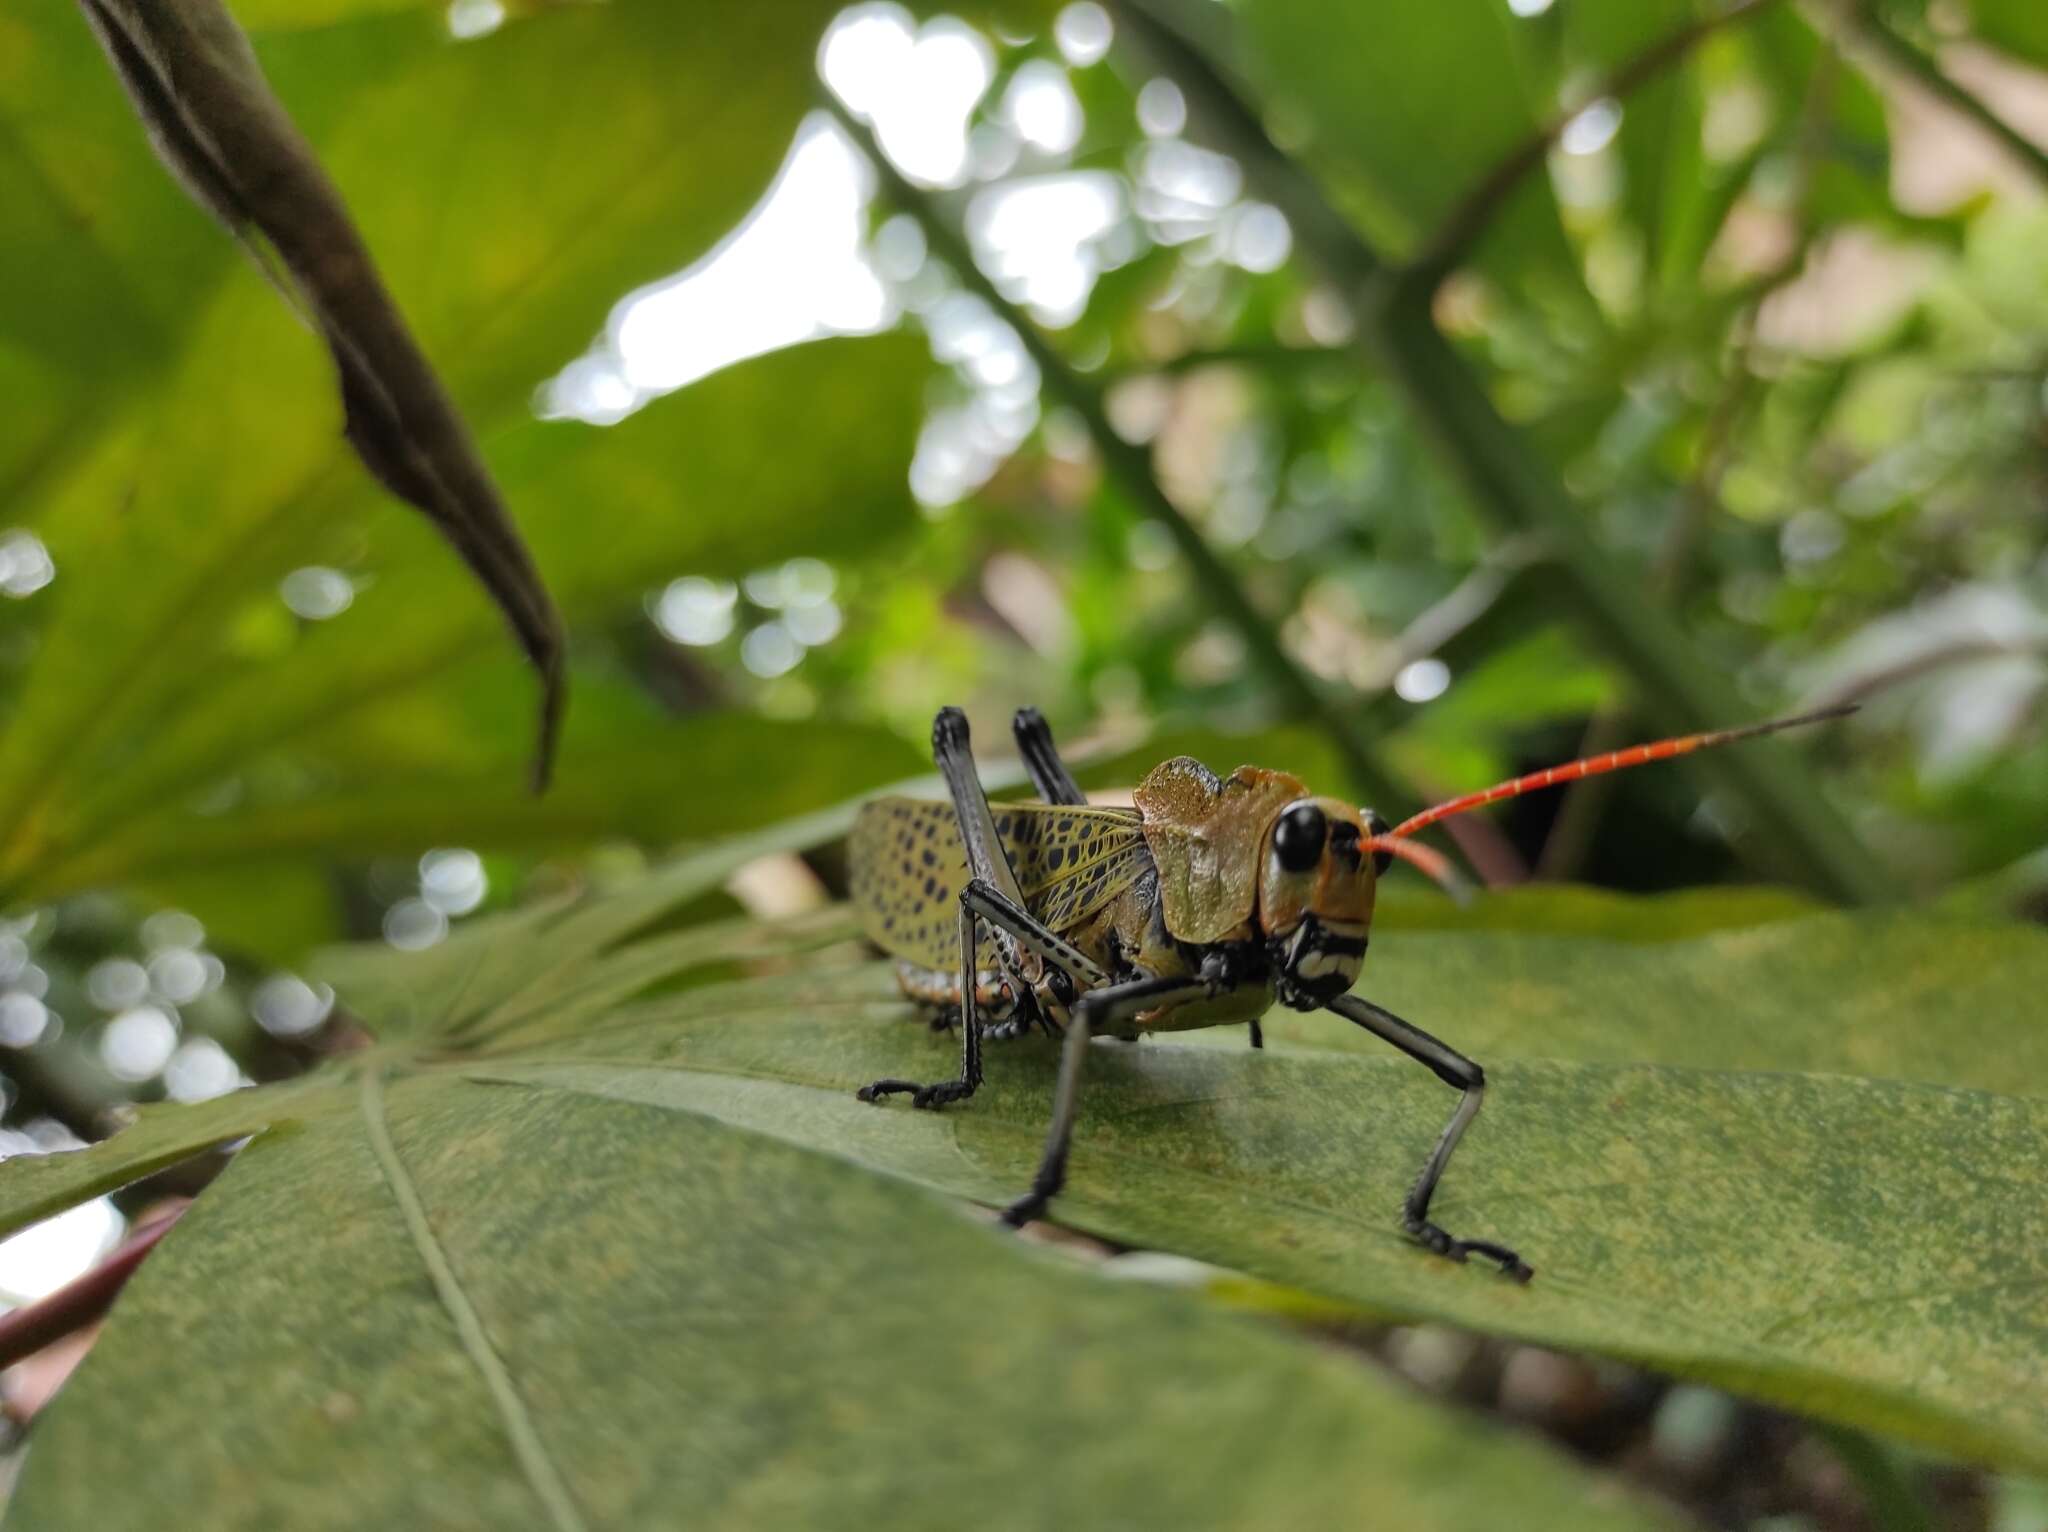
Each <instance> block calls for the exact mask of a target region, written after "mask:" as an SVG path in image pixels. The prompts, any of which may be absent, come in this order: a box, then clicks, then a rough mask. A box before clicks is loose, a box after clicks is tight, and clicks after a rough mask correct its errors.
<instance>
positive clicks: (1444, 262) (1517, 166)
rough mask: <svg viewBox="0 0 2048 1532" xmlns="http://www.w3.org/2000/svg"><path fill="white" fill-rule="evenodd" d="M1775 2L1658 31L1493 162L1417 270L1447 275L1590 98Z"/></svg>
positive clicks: (1750, 3)
mask: <svg viewBox="0 0 2048 1532" xmlns="http://www.w3.org/2000/svg"><path fill="white" fill-rule="evenodd" d="M1775 4H1777V0H1742V3H1741V4H1739V5H1736V6H1733V7H1731V8H1730V9H1728V10H1725V11H1723V12H1721V13H1720V14H1719V15H1717V16H1706V17H1702V18H1701V19H1700V20H1698V21H1695V22H1693V23H1691V24H1690V25H1688V26H1683V27H1680V28H1678V29H1677V30H1676V31H1674V32H1671V33H1669V34H1668V35H1666V36H1664V37H1660V38H1658V39H1657V41H1655V42H1654V43H1652V44H1650V46H1649V47H1647V48H1645V49H1643V51H1642V52H1640V53H1638V54H1636V55H1635V57H1633V58H1631V59H1629V60H1628V61H1627V62H1626V63H1624V64H1622V65H1621V66H1620V67H1619V68H1617V69H1615V70H1614V71H1613V72H1612V73H1610V74H1609V75H1607V77H1606V78H1604V79H1603V80H1601V81H1600V83H1599V84H1598V85H1597V86H1595V87H1594V88H1593V89H1592V90H1591V91H1589V92H1587V94H1586V98H1585V101H1584V102H1582V103H1581V104H1580V106H1579V107H1578V108H1577V109H1576V110H1574V111H1571V112H1566V113H1563V114H1562V115H1560V116H1558V117H1556V118H1554V119H1552V120H1551V121H1550V122H1549V123H1547V124H1546V125H1544V126H1543V127H1541V128H1539V129H1537V130H1536V132H1535V133H1533V134H1531V135H1530V136H1529V137H1528V138H1526V139H1524V140H1523V141H1522V142H1521V143H1519V144H1517V145H1516V146H1515V147H1514V148H1513V149H1512V150H1510V151H1509V152H1508V153H1507V154H1505V155H1503V156H1502V157H1501V159H1500V161H1499V162H1498V163H1497V164H1495V165H1494V167H1493V168H1492V169H1491V170H1489V171H1488V172H1487V173H1486V174H1485V175H1484V176H1483V177H1481V178H1480V180H1479V182H1478V183H1477V184H1476V185H1475V186H1474V187H1473V188H1472V190H1471V191H1470V192H1468V193H1467V194H1466V195H1465V196H1464V197H1462V198H1461V199H1459V202H1458V205H1457V206H1456V207H1454V208H1452V209H1451V212H1450V215H1449V216H1448V217H1446V218H1445V219H1444V221H1443V223H1442V224H1441V225H1440V226H1439V227H1438V229H1437V231H1436V233H1435V234H1434V235H1433V236H1432V237H1431V238H1430V240H1429V243H1428V244H1427V245H1426V246H1425V247H1424V249H1423V251H1422V253H1421V254H1420V255H1418V256H1417V257H1416V258H1415V261H1414V266H1415V268H1416V269H1417V270H1418V271H1423V272H1428V273H1431V274H1432V277H1433V280H1432V282H1431V286H1435V285H1436V284H1437V283H1440V282H1442V280H1443V279H1444V278H1445V277H1446V276H1448V275H1449V274H1450V273H1451V272H1452V271H1454V270H1455V269H1457V267H1458V266H1459V265H1460V264H1462V263H1463V262H1464V260H1465V259H1466V257H1467V256H1468V255H1470V254H1471V251H1472V247H1473V246H1474V245H1476V244H1478V242H1479V241H1480V239H1481V238H1482V237H1483V236H1484V235H1485V233H1486V230H1487V228H1488V226H1489V225H1490V224H1492V222H1493V220H1494V218H1495V216H1496V215H1497V214H1498V213H1499V212H1500V210H1501V207H1502V205H1503V204H1504V203H1506V201H1507V200H1508V198H1509V197H1511V196H1512V195H1514V191H1515V188H1516V187H1518V186H1520V185H1521V184H1522V181H1523V179H1524V178H1525V177H1527V176H1528V175H1529V173H1530V172H1531V171H1533V170H1535V169H1536V168H1537V167H1538V166H1539V165H1541V164H1542V163H1543V160H1544V156H1546V155H1547V154H1549V153H1550V150H1551V147H1552V145H1554V144H1555V143H1556V142H1557V141H1558V139H1559V138H1560V137H1561V136H1562V135H1563V133H1564V130H1565V129H1566V128H1567V127H1568V126H1570V124H1571V121H1572V119H1573V118H1574V117H1575V116H1577V115H1578V112H1579V111H1583V110H1584V109H1585V107H1586V106H1587V105H1589V104H1591V103H1592V102H1595V101H1602V100H1608V99H1613V100H1620V99H1621V98H1622V97H1624V96H1627V95H1629V94H1631V93H1632V92H1634V91H1636V90H1638V89H1640V88H1641V87H1642V86H1644V85H1647V84H1648V83H1649V82H1650V81H1651V80H1654V79H1655V78H1656V77H1657V76H1658V75H1660V74H1662V73H1664V71H1665V70H1667V69H1670V68H1671V67H1673V66H1674V65H1676V64H1677V63H1679V62H1680V61H1681V60H1682V59H1684V58H1685V56H1686V55H1687V54H1689V53H1691V52H1692V51H1693V49H1695V48H1697V47H1698V46H1699V45H1700V44H1701V43H1703V42H1705V41H1706V40H1707V39H1708V38H1709V37H1712V36H1713V35H1714V34H1715V33H1716V32H1718V31H1720V30H1721V28H1723V27H1725V26H1729V25H1731V24H1733V23H1735V22H1739V21H1747V20H1749V18H1750V17H1752V16H1754V15H1756V14H1757V12H1759V11H1761V10H1764V9H1766V8H1767V7H1769V6H1772V5H1775Z"/></svg>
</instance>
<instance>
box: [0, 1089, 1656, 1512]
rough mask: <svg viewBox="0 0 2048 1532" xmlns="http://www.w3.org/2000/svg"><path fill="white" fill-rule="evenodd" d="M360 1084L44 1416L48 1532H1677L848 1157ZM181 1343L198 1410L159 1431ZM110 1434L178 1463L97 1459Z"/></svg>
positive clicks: (572, 1096)
mask: <svg viewBox="0 0 2048 1532" xmlns="http://www.w3.org/2000/svg"><path fill="white" fill-rule="evenodd" d="M358 1073H359V1076H360V1078H359V1079H358V1080H357V1081H356V1082H353V1088H344V1087H342V1086H340V1085H337V1086H336V1087H335V1090H336V1093H337V1094H344V1095H346V1096H348V1097H349V1098H350V1099H351V1100H352V1102H353V1104H354V1107H355V1110H354V1111H353V1112H351V1113H350V1114H348V1115H346V1116H342V1115H334V1116H330V1117H327V1118H325V1119H323V1120H320V1121H318V1122H314V1123H311V1124H309V1125H307V1126H306V1127H304V1128H303V1129H302V1130H301V1131H298V1132H294V1133H285V1134H280V1135H267V1136H265V1137H263V1138H259V1139H258V1140H257V1141H256V1142H255V1143H254V1144H253V1145H251V1146H250V1147H249V1148H248V1149H245V1150H244V1151H243V1152H242V1154H241V1156H240V1157H239V1158H238V1159H237V1160H236V1162H235V1163H234V1164H233V1166H231V1167H230V1169H229V1170H228V1172H227V1174H226V1175H225V1176H224V1177H223V1178H222V1180H221V1181H220V1183H219V1184H218V1185H217V1186H216V1187H215V1189H214V1190H213V1191H212V1192H210V1193H209V1194H208V1195H207V1197H206V1198H205V1199H204V1200H203V1201H202V1202H201V1203H200V1205H199V1206H198V1207H197V1208H196V1209H194V1210H193V1212H192V1213H190V1214H189V1215H188V1216H187V1218H186V1220H185V1221H184V1223H183V1224H182V1225H181V1227H180V1228H179V1230H178V1232H177V1236H176V1238H175V1240H173V1241H167V1242H166V1243H165V1245H164V1246H163V1247H161V1248H160V1250H159V1251H158V1253H157V1254H156V1256H155V1257H153V1258H152V1260H151V1262H150V1263H149V1265H148V1266H147V1267H146V1268H145V1269H144V1271H143V1272H142V1274H141V1275H140V1276H139V1277H138V1278H137V1280H136V1281H135V1282H134V1283H133V1284H132V1286H131V1288H130V1290H129V1292H128V1294H127V1295H126V1296H125V1297H124V1299H123V1302H122V1305H121V1308H120V1309H119V1311H118V1313H117V1316H116V1318H115V1319H114V1320H113V1322H112V1325H111V1326H110V1328H109V1330H108V1332H107V1333H106V1335H105V1336H103V1337H102V1339H101V1341H100V1343H99V1344H98V1346H96V1347H95V1353H94V1355H93V1357H92V1358H91V1360H90V1362H89V1363H88V1365H87V1367H86V1368H85V1369H84V1371H83V1372H82V1373H81V1375H80V1376H79V1377H78V1379H77V1380H76V1381H75V1383H74V1384H73V1386H72V1387H71V1389H70V1390H69V1391H68V1392H67V1394H66V1395H65V1397H64V1399H63V1401H62V1403H61V1404H60V1405H59V1406H57V1407H56V1408H55V1409H54V1410H53V1411H52V1412H51V1414H50V1417H49V1418H48V1420H47V1421H46V1423H45V1424H44V1426H42V1427H41V1428H39V1431H38V1437H37V1443H36V1448H35V1451H34V1453H33V1455H32V1460H31V1466H30V1468H29V1470H28V1472H27V1475H26V1477H25V1479H24V1481H23V1483H22V1486H21V1489H20V1492H19V1502H18V1506H17V1510H16V1514H17V1516H18V1517H20V1518H21V1519H22V1520H23V1521H24V1522H25V1523H26V1524H31V1525H35V1526H39V1527H52V1528H61V1527H74V1526H78V1527H82V1526H87V1525H104V1524H106V1523H107V1520H108V1519H109V1518H112V1519H113V1520H114V1521H115V1522H121V1521H125V1520H131V1519H135V1518H137V1517H141V1516H161V1515H162V1514H163V1513H164V1512H165V1511H166V1510H167V1509H171V1510H173V1511H174V1513H175V1514H177V1515H179V1516H182V1517H191V1518H195V1519H197V1520H201V1521H203V1522H204V1523H205V1524H206V1525H208V1526H212V1527H222V1528H236V1527H247V1528H258V1527H269V1526H276V1525H278V1524H280V1523H289V1524H291V1525H293V1526H296V1527H321V1526H336V1527H341V1526H347V1527H358V1526H365V1525H369V1526H398V1525H432V1526H441V1527H489V1528H512V1527H548V1528H554V1529H563V1528H582V1527H591V1528H595V1527H621V1528H624V1527H669V1526H674V1527H688V1526H702V1525H706V1524H716V1525H721V1526H759V1527H814V1526H815V1527H840V1526H848V1525H860V1526H865V1525H881V1524H887V1525H890V1526H900V1527H913V1528H922V1527H932V1528H938V1527H956V1526H958V1525H959V1524H960V1519H961V1517H962V1515H963V1514H971V1516H972V1519H973V1520H974V1522H975V1524H976V1525H985V1526H995V1527H1034V1528H1041V1527H1042V1528H1051V1527H1057V1526H1072V1525H1082V1524H1086V1525H1102V1524H1105V1523H1116V1524H1126V1525H1138V1524H1146V1525H1150V1524H1169V1525H1174V1526H1189V1527H1254V1526H1272V1525H1276V1524H1278V1525H1295V1526H1321V1525H1338V1524H1342V1523H1344V1522H1345V1521H1347V1520H1349V1519H1350V1518H1351V1517H1353V1516H1355V1515H1356V1514H1357V1509H1358V1507H1360V1506H1368V1505H1369V1506H1371V1507H1373V1508H1374V1511H1375V1513H1376V1514H1384V1515H1386V1516H1387V1517H1388V1518H1389V1520H1390V1524H1393V1525H1399V1526H1403V1527H1416V1528H1445V1529H1452V1528H1473V1529H1478V1528H1482V1527H1487V1526H1496V1525H1499V1524H1500V1521H1501V1518H1502V1517H1504V1516H1512V1515H1527V1516H1532V1517H1535V1518H1537V1519H1538V1520H1540V1521H1543V1522H1546V1523H1552V1524H1558V1525H1562V1524H1566V1523H1569V1524H1571V1525H1573V1526H1584V1527H1592V1528H1601V1529H1605V1528H1622V1527H1651V1526H1663V1525H1670V1524H1671V1522H1670V1521H1669V1519H1668V1518H1667V1517H1666V1516H1664V1515H1663V1514H1660V1513H1656V1512H1653V1511H1652V1510H1651V1509H1650V1508H1648V1507H1647V1506H1644V1505H1641V1504H1633V1503H1631V1502H1630V1501H1629V1500H1628V1499H1627V1498H1626V1497H1623V1496H1621V1495H1618V1494H1616V1493H1614V1492H1613V1491H1612V1490H1611V1489H1608V1490H1605V1491H1602V1490H1598V1489H1595V1488H1594V1487H1593V1486H1592V1484H1591V1483H1590V1482H1589V1481H1587V1480H1586V1479H1584V1478H1582V1477H1581V1476H1580V1475H1579V1474H1578V1473H1577V1472H1576V1470H1574V1469H1572V1468H1569V1467H1568V1466H1567V1465H1566V1464H1565V1463H1564V1462H1563V1461H1562V1460H1561V1459H1558V1458H1555V1457H1553V1456H1551V1455H1550V1454H1549V1453H1548V1452H1546V1451H1544V1450H1543V1449H1541V1448H1539V1447H1537V1446H1536V1445H1534V1444H1533V1443H1529V1442H1526V1441H1517V1440H1515V1439H1513V1438H1512V1437H1510V1436H1508V1435H1507V1434H1506V1433H1504V1432H1502V1431H1500V1430H1498V1429H1495V1428H1489V1427H1487V1426H1484V1425H1482V1424H1480V1423H1478V1422H1476V1421H1473V1420H1470V1419H1468V1418H1464V1417H1461V1416H1458V1415H1455V1414H1453V1413H1451V1412H1450V1411H1448V1410H1447V1409H1445V1408H1444V1407H1442V1406H1438V1405H1432V1404H1429V1403H1426V1402H1424V1401H1421V1400H1418V1399H1415V1398H1413V1397H1411V1396H1409V1395H1408V1394H1406V1393H1405V1392H1403V1391H1401V1390H1400V1389H1399V1388H1398V1387H1397V1386H1396V1385H1395V1384H1393V1383H1392V1382H1391V1381H1389V1380H1385V1379H1382V1378H1379V1377H1377V1376H1375V1375H1374V1374H1373V1373H1372V1372H1371V1371H1370V1370H1369V1369H1366V1368H1362V1367H1360V1366H1359V1365H1358V1364H1357V1363H1356V1362H1354V1361H1351V1360H1349V1359H1346V1358H1344V1357H1342V1356H1339V1355H1336V1354H1333V1353H1331V1352H1329V1351H1326V1350H1323V1349H1320V1348H1317V1347H1314V1346H1312V1345H1309V1344H1305V1343H1303V1342H1301V1341H1298V1340H1294V1339H1290V1338H1289V1337H1288V1336H1286V1335H1285V1334H1284V1333H1283V1332H1281V1331H1280V1330H1278V1329H1277V1328H1271V1327H1267V1326H1264V1325H1260V1324H1257V1323H1255V1322H1253V1321H1250V1320H1246V1319H1243V1318H1239V1317H1235V1316H1231V1315H1229V1314H1226V1313H1223V1312H1221V1311H1220V1310H1218V1309H1216V1308H1214V1307H1210V1306H1205V1305H1203V1304H1202V1303H1200V1302H1199V1301H1198V1300H1197V1299H1195V1298H1193V1297H1191V1296H1188V1295H1185V1294H1181V1293H1176V1292H1170V1291H1163V1290H1159V1289H1156V1288H1149V1287H1144V1286H1139V1285H1136V1284H1130V1283H1112V1282H1109V1281H1106V1280H1104V1279H1103V1278H1102V1277H1100V1276H1097V1275H1095V1274H1092V1273H1089V1272H1086V1271H1083V1270H1078V1269H1073V1268H1072V1267H1071V1266H1070V1265H1069V1264H1068V1263H1067V1262H1065V1261H1064V1260H1062V1259H1061V1258H1058V1257H1056V1256H1053V1255H1050V1254H1048V1253H1047V1252H1044V1251H1040V1250H1035V1249H1032V1248H1031V1247H1029V1246H1027V1245H1024V1244H1022V1243H1021V1242H1019V1241H1016V1240H1014V1239H1011V1238H1008V1237H1006V1236H1005V1235H1004V1234H1003V1233H1002V1232H1000V1231H998V1230H997V1229H995V1228H994V1227H992V1226H990V1225H988V1224H985V1223H978V1222H977V1221H975V1220H973V1219H971V1218H968V1217H965V1216H963V1215H962V1213H961V1212H960V1210H958V1209H957V1208H954V1207H949V1206H948V1205H947V1204H946V1203H945V1202H944V1201H943V1200H942V1199H939V1198H936V1197H933V1196H931V1195H929V1194H927V1193H924V1192H921V1191H918V1190H916V1189H914V1188H912V1187H909V1186H905V1185H903V1184H901V1183H900V1182H899V1181H896V1180H894V1179H891V1178H886V1177H878V1176H875V1175H872V1174H870V1173H868V1172H867V1171H866V1170H864V1169H862V1168H861V1167H859V1166H857V1165H854V1164H850V1163H848V1162H847V1161H846V1160H845V1159H844V1158H843V1157H841V1156H839V1155H836V1154H831V1153H823V1154H821V1153H816V1152H813V1151H810V1150H805V1149H799V1148H793V1147H789V1146H786V1145H783V1144H778V1143H774V1142H772V1141H769V1140H765V1139H763V1138H760V1137H757V1136H755V1135H752V1134H747V1133H737V1132H734V1131H732V1130H731V1129H730V1128H729V1127H727V1126H726V1125H724V1124H722V1123H720V1122H718V1121H716V1120H715V1119H711V1118H707V1117H704V1116H700V1115H691V1114H683V1113H677V1112H673V1111H668V1110H663V1109H662V1108H660V1107H655V1106H639V1105H626V1104H622V1103H619V1102H615V1101H605V1100H600V1099H596V1098H593V1097H591V1096H589V1095H585V1094H581V1093H577V1092H569V1091H535V1090H531V1089H520V1088H505V1087H501V1086H492V1085H488V1084H479V1083H473V1082H469V1081H466V1080H464V1079H462V1078H460V1077H458V1076H456V1075H454V1074H451V1073H449V1072H446V1071H443V1072H438V1073H430V1074H424V1075H421V1074H410V1075H402V1076H400V1077H397V1078H390V1079H386V1078H385V1077H384V1076H383V1074H382V1073H380V1069H379V1066H378V1064H377V1063H376V1062H375V1061H368V1062H365V1063H364V1064H363V1065H362V1066H361V1067H360V1069H359V1071H358ZM230 1285H231V1286H232V1290H233V1292H234V1294H235V1297H234V1299H233V1301H232V1302H222V1301H221V1295H222V1294H223V1293H224V1292H225V1291H227V1290H228V1288H229V1286H230ZM175 1358H184V1359H185V1361H184V1364H183V1365H185V1366H189V1367H190V1368H191V1369H192V1370H191V1371H190V1372H189V1373H186V1374H185V1376H184V1382H183V1384H182V1385H181V1386H180V1387H179V1389H178V1390H177V1391H176V1398H177V1401H178V1403H177V1408H175V1409H165V1410H162V1411H158V1412H153V1413H152V1412H148V1411H138V1410H137V1409H136V1405H135V1401H136V1400H137V1399H138V1398H145V1397H152V1396H150V1395H147V1394H139V1393H137V1392H136V1390H137V1389H146V1388H148V1387H150V1386H151V1381H152V1380H153V1379H156V1378H159V1377H161V1376H163V1375H164V1374H163V1373H162V1371H161V1369H163V1368H164V1367H165V1366H166V1365H174V1366H175V1365H180V1364H179V1363H178V1362H176V1361H175V1360H174V1359H175ZM287 1358H288V1359H289V1360H288V1361H287V1360H286V1359H287ZM153 1397H159V1398H163V1397H167V1396H164V1395H155V1396H153ZM195 1416H197V1417H198V1418H203V1419H205V1420H206V1421H207V1422H208V1433H207V1436H208V1440H207V1445H206V1446H205V1447H204V1448H202V1449H197V1450H195V1449H194V1446H193V1443H192V1441H191V1439H190V1436H189V1429H190V1427H189V1423H190V1421H191V1420H192V1419H193V1418H195ZM116 1444H119V1450H120V1451H122V1452H123V1453H124V1454H129V1453H146V1454H147V1455H148V1457H149V1458H150V1460H151V1461H152V1462H153V1463H155V1464H157V1467H155V1468H154V1469H153V1470H152V1471H151V1472H150V1473H148V1474H133V1473H113V1472H109V1471H107V1464H106V1462H105V1453H106V1452H107V1451H108V1450H109V1449H110V1448H112V1447H114V1446H115V1445H116ZM970 1507H971V1508H972V1509H971V1511H967V1510H965V1509H964V1508H970Z"/></svg>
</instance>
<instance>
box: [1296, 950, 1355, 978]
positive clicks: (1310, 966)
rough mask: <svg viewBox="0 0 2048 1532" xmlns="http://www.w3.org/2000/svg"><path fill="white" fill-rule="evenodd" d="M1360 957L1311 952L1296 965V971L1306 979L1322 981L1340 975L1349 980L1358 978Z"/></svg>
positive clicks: (1349, 954) (1345, 953) (1353, 954)
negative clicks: (1332, 975) (1335, 974)
mask: <svg viewBox="0 0 2048 1532" xmlns="http://www.w3.org/2000/svg"><path fill="white" fill-rule="evenodd" d="M1358 969H1359V955H1358V954H1357V953H1355V952H1309V953H1305V954H1303V956H1302V959H1301V961H1300V962H1299V963H1297V964H1295V967H1294V971H1295V972H1296V973H1297V974H1299V975H1300V976H1301V977H1302V978H1304V979H1321V978H1326V977H1328V976H1329V975H1330V974H1333V973H1339V974H1342V975H1344V977H1345V978H1347V979H1355V978H1357V977H1358Z"/></svg>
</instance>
